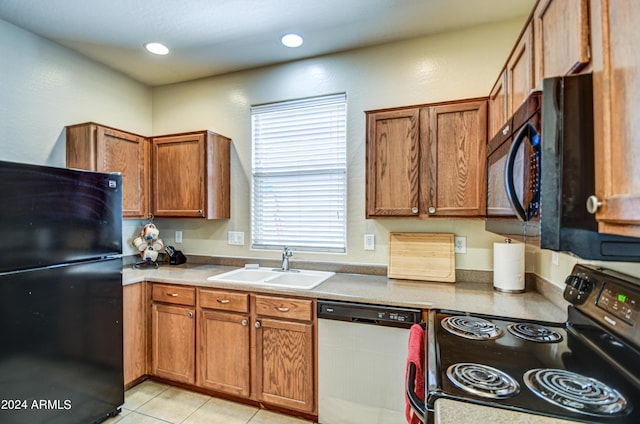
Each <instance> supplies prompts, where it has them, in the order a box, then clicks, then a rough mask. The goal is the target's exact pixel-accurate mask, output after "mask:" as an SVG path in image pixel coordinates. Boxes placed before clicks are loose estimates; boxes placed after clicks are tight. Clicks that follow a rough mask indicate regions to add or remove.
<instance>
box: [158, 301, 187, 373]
mask: <svg viewBox="0 0 640 424" xmlns="http://www.w3.org/2000/svg"><path fill="white" fill-rule="evenodd" d="M151 319H152V330H151V336H152V349H151V350H152V352H151V354H152V357H153V361H152V362H153V364H152V372H153V374H154V375H156V376H158V377H164V378H168V379H170V380H175V381H179V382H182V383H189V384H193V383H194V382H195V333H196V329H195V318H194V310H193V309H192V308H186V307H182V306H168V305H159V304H155V303H154V304H153V306H152V318H151Z"/></svg>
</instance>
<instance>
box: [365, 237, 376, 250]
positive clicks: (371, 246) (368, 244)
mask: <svg viewBox="0 0 640 424" xmlns="http://www.w3.org/2000/svg"><path fill="white" fill-rule="evenodd" d="M364 250H376V236H375V234H365V235H364Z"/></svg>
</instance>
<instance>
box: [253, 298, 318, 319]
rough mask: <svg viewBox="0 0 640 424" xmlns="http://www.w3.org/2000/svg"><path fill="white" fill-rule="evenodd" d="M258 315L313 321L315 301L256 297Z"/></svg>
mask: <svg viewBox="0 0 640 424" xmlns="http://www.w3.org/2000/svg"><path fill="white" fill-rule="evenodd" d="M255 298H256V314H257V315H260V316H270V317H276V318H289V319H299V320H305V321H311V320H313V301H312V300H305V299H290V298H286V297H274V296H256V297H255Z"/></svg>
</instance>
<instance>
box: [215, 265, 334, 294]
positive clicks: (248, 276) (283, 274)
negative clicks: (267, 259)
mask: <svg viewBox="0 0 640 424" xmlns="http://www.w3.org/2000/svg"><path fill="white" fill-rule="evenodd" d="M333 275H335V273H334V272H326V271H311V270H301V269H293V270H290V271H281V270H279V269H273V268H266V267H261V268H239V269H234V270H233V271H229V272H225V273H224V274H218V275H213V276H211V277H209V278H207V281H211V282H214V283H236V284H254V285H262V284H264V285H267V286H272V287H286V288H292V289H302V290H311V289H312V288H314V287H316V286H317V285H319V284H320V283H322V282H323V281H325V280H327V279H328V278H330V277H332V276H333Z"/></svg>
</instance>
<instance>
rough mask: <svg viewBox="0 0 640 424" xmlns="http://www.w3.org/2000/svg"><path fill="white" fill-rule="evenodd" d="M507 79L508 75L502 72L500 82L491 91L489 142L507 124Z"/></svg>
mask: <svg viewBox="0 0 640 424" xmlns="http://www.w3.org/2000/svg"><path fill="white" fill-rule="evenodd" d="M506 79H507V73H506V71H502V72H501V73H500V77H499V78H498V81H496V83H495V85H494V86H493V90H491V94H489V132H488V134H489V140H491V139H492V138H493V136H494V135H496V134H497V133H498V131H500V130H502V127H503V126H504V125H505V122H507V96H506V90H505V88H506V85H505V81H506Z"/></svg>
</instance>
